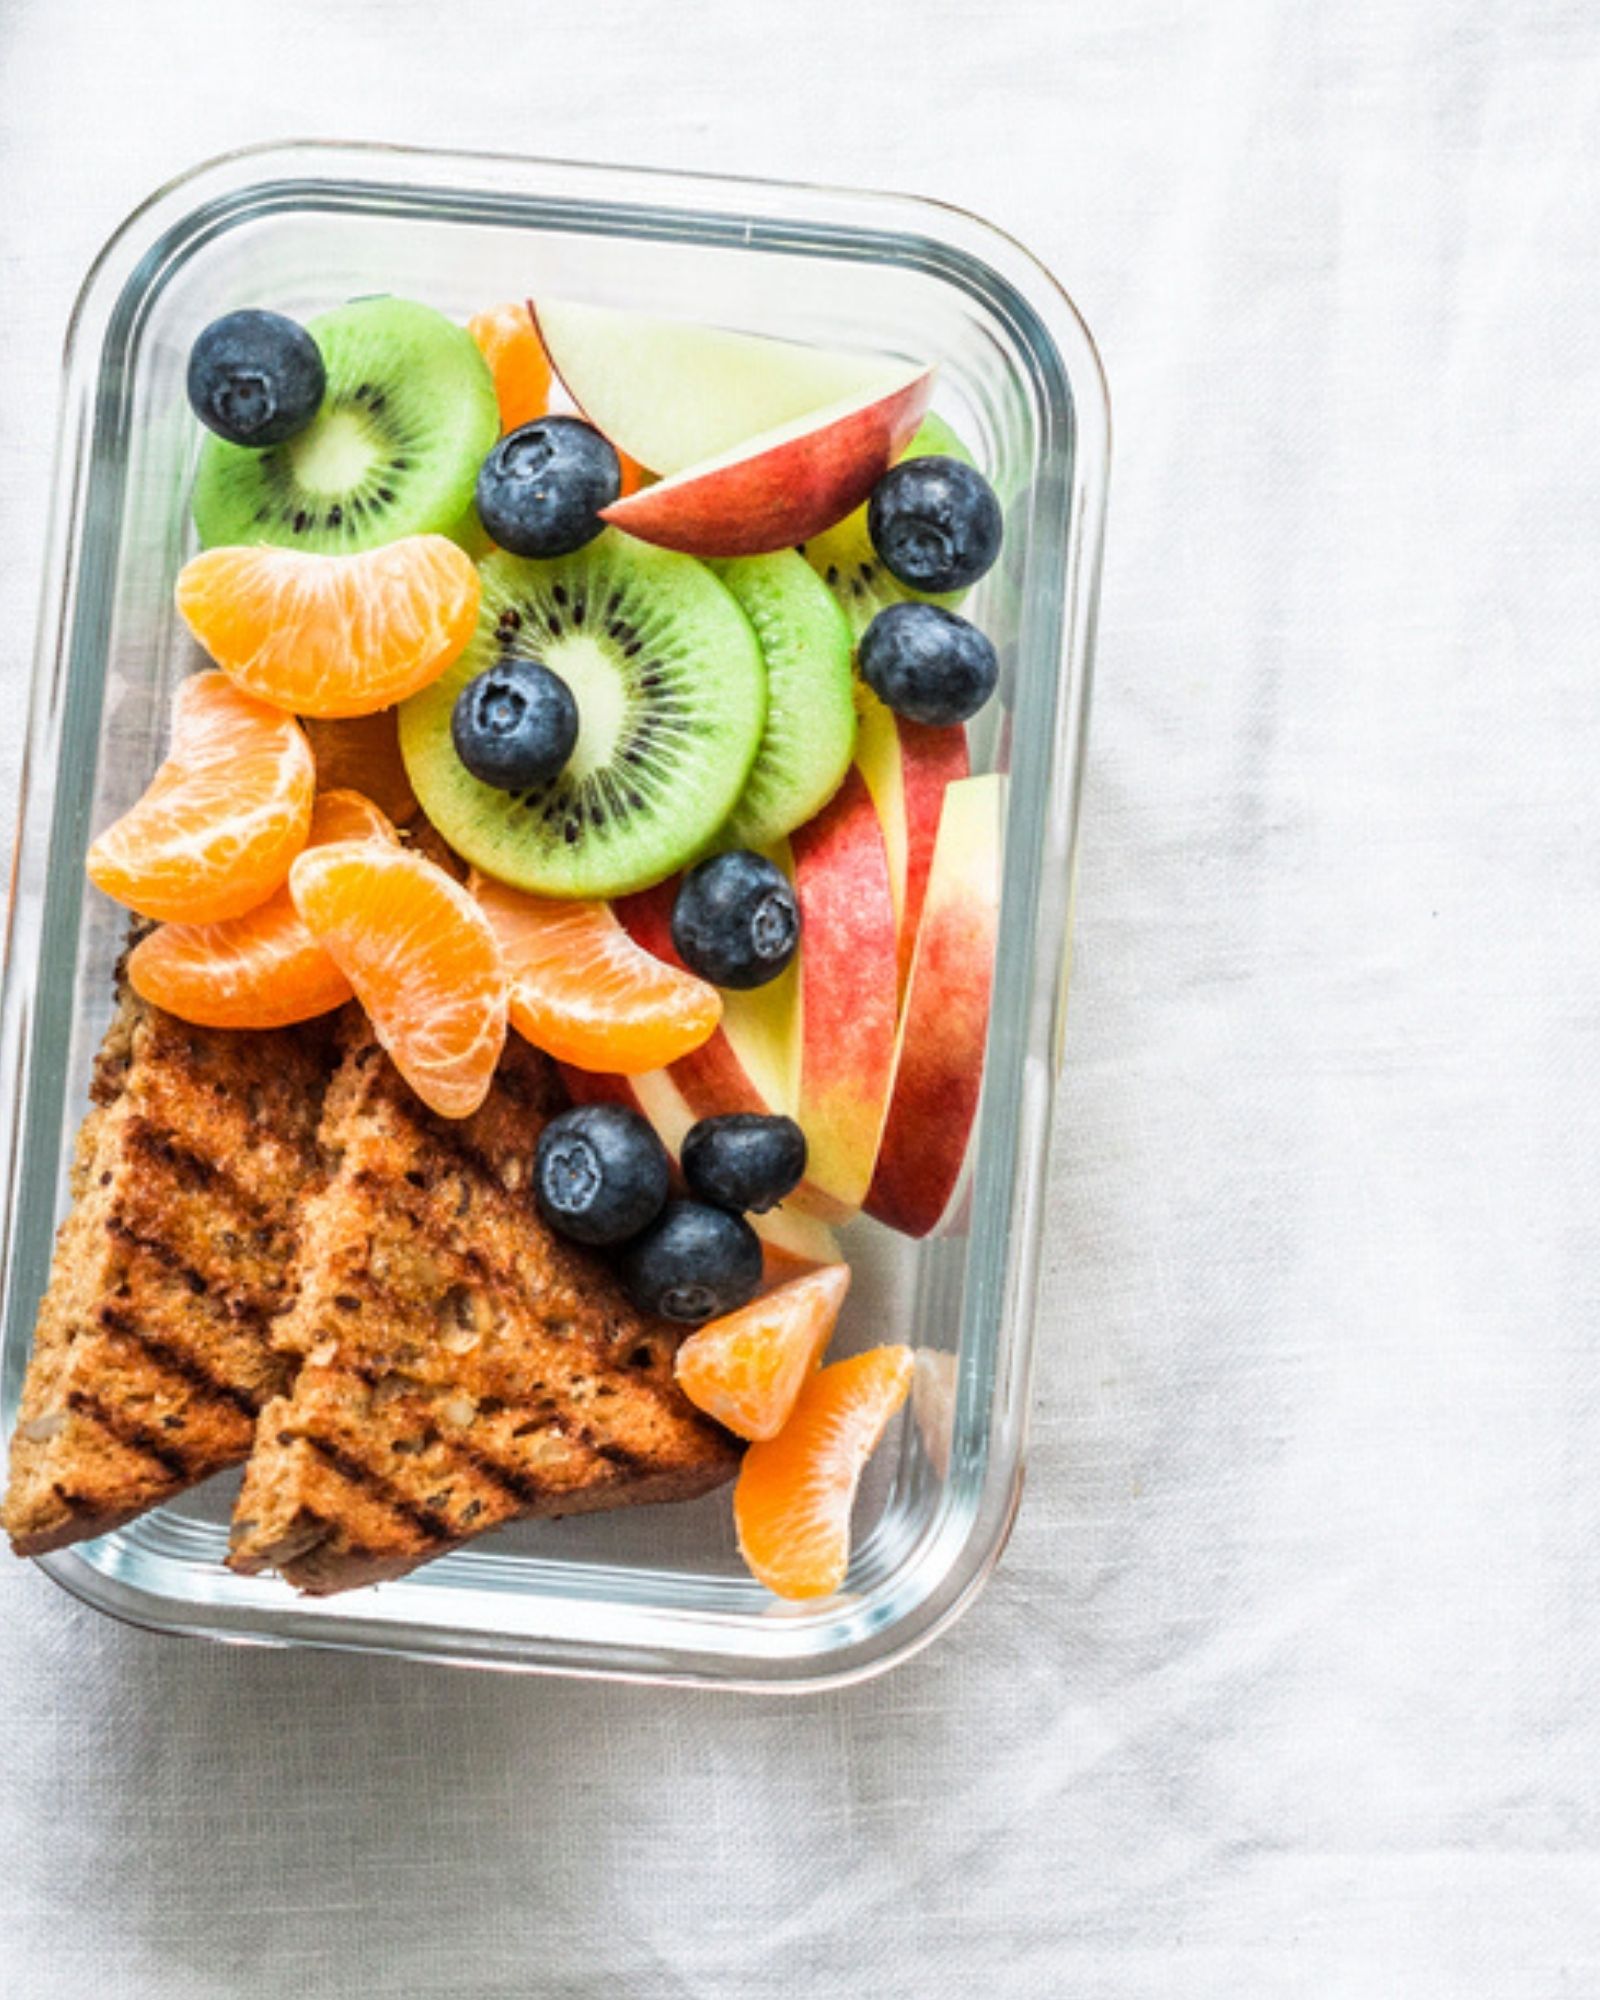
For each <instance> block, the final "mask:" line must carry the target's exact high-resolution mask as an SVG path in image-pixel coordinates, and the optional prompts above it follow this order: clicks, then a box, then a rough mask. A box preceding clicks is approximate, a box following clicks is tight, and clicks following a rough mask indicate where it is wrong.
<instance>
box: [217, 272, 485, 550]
mask: <svg viewBox="0 0 1600 2000" xmlns="http://www.w3.org/2000/svg"><path fill="white" fill-rule="evenodd" d="M308 331H309V332H310V334H311V336H312V338H313V339H314V340H315V341H316V343H317V346H318V347H319V348H320V349H321V351H322V359H323V362H324V364H325V365H326V368H327V371H328V387H327V392H326V394H325V395H324V397H323V401H322V408H321V409H320V410H319V411H318V412H317V414H316V416H315V417H314V418H313V419H312V420H311V422H310V423H309V424H308V425H307V426H306V428H305V429H304V430H303V431H300V432H299V433H298V434H297V435H296V436H294V437H292V438H290V439H288V440H287V441H286V442H285V443H283V444H280V445H275V446H273V447H272V448H271V449H270V450H268V451H251V450H248V449H247V448H246V447H244V446H242V445H235V444H228V443H226V442H225V441H224V440H223V439H222V438H219V437H208V438H207V439H206V441H205V444H204V445H203V447H202V448H201V453H200V464H199V469H198V471H197V473H196V475H195V488H194V518H195V526H196V527H197V528H198V529H199V531H200V539H201V541H202V543H203V544H204V545H205V546H206V547H207V548H215V547H217V546H219V545H221V544H224V543H253V542H268V543H272V544H274V545H276V546H279V547H283V548H292V549H310V550H314V551H317V552H319V553H321V554H324V555H344V554H349V553H351V552H353V551H355V550H357V549H371V548H377V547H379V546H381V545H382V544H383V543H385V542H392V541H397V540H398V539H399V538H400V537H401V536H402V535H421V534H441V535H448V534H455V533H457V532H458V531H459V530H460V528H461V525H462V523H463V522H464V521H465V520H466V519H467V518H468V517H469V514H470V509H471V507H472V495H473V489H474V487H475V485H476V483H477V477H478V469H479V467H480V466H481V465H482V463H483V461H484V459H485V457H487V455H488V453H489V452H490V450H491V449H492V448H493V446H494V442H495V439H496V438H497V437H498V436H499V435H500V414H499V406H498V403H497V401H496V397H495V389H494V378H493V377H492V376H491V374H490V373H489V368H488V364H487V363H486V362H485V361H484V358H483V356H482V355H481V354H480V353H479V352H478V347H477V343H476V342H475V341H474V340H473V338H472V336H471V334H470V333H468V332H467V330H466V328H465V327H461V326H457V325H456V323H455V321H454V320H450V319H446V318H445V316H444V314H443V313H440V312H435V311H434V309H433V307H432V306H425V305H419V304H417V303H416V302H415V301H414V300H411V299H393V298H367V299H357V300H354V301H353V302H352V303H351V304H349V305H345V306H339V307H338V308H336V310H334V311H333V312H329V313H324V314H322V316H321V317H320V318H318V319H314V320H312V321H310V322H309V326H308Z"/></svg>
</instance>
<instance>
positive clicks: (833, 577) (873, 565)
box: [800, 414, 975, 639]
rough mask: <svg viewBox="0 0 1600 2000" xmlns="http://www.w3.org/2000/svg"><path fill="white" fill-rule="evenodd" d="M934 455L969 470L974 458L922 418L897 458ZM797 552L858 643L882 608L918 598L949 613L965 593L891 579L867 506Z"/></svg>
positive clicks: (935, 422) (936, 420) (941, 426)
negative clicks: (841, 609)
mask: <svg viewBox="0 0 1600 2000" xmlns="http://www.w3.org/2000/svg"><path fill="white" fill-rule="evenodd" d="M934 456H939V457H942V458H959V459H961V460H963V461H964V462H965V463H966V464H968V465H972V464H974V463H975V460H974V459H973V456H972V453H971V452H970V451H968V449H967V447H966V446H965V445H964V444H963V443H962V442H961V440H960V438H958V437H957V436H956V434H955V432H954V431H953V430H952V429H951V428H950V426H949V425H948V424H947V423H946V422H945V420H944V418H943V417H936V416H933V415H931V414H930V415H928V416H926V417H924V418H923V420H922V424H921V427H920V429H919V430H918V431H917V434H916V436H915V437H914V438H913V439H912V440H911V442H910V444H908V445H907V446H906V448H905V450H904V451H903V452H902V453H901V458H902V459H906V458H932V457H934ZM800 553H801V555H803V556H804V557H805V559H806V561H807V562H808V563H810V565H811V567H812V568H813V569H814V570H815V571H816V572H817V574H818V576H820V577H821V578H822V580H823V582H824V583H825V584H826V585H827V586H828V588H829V589H830V590H831V591H832V592H833V594H834V596H835V597H837V598H838V600H839V602H840V603H841V604H842V605H843V606H844V614H845V616H846V618H848V619H849V621H850V630H851V633H852V635H853V636H854V637H855V638H857V639H859V638H860V637H861V635H862V633H863V632H865V631H866V629H867V627H868V626H869V625H870V624H871V623H872V621H873V619H874V618H876V617H877V615H878V613H879V612H880V611H882V610H883V608H884V607H885V605H889V604H903V603H904V602H905V601H906V599H907V598H918V599H921V600H922V601H923V602H925V603H928V604H942V605H943V606H944V607H945V609H946V610H947V611H953V610H954V609H955V607H956V606H957V605H958V604H959V603H960V602H961V600H962V598H964V597H965V596H966V594H967V593H966V592H965V591H964V590H947V591H945V592H944V593H943V594H942V595H941V596H937V597H935V596H931V595H929V594H928V593H927V592H926V591H921V590H912V589H910V588H909V587H908V586H907V585H906V584H903V583H901V582H900V580H899V579H898V578H897V577H894V576H891V575H890V573H889V571H888V570H887V569H886V568H885V567H884V565H883V564H882V563H881V562H880V561H879V560H878V552H877V550H876V549H875V548H874V547H873V546H872V537H871V536H870V535H869V534H868V533H867V510H866V506H865V504H863V505H862V506H860V507H858V508H857V509H856V511H855V512H854V513H853V514H846V516H845V517H844V519H843V520H842V521H841V522H839V524H838V526H837V527H833V528H829V529H828V530H827V531H826V532H825V533H824V534H820V535H813V536H812V538H811V540H810V541H809V542H802V543H801V545H800Z"/></svg>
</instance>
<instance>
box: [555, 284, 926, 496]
mask: <svg viewBox="0 0 1600 2000" xmlns="http://www.w3.org/2000/svg"><path fill="white" fill-rule="evenodd" d="M528 310H529V312H530V314H531V315H532V317H533V324H534V326H535V328H536V329H537V331H538V334H539V338H540V339H541V340H542V341H543V342H544V349H545V353H546V354H547V355H548V356H549V358H550V363H551V366H552V367H553V368H554V369H555V371H556V373H557V374H558V375H559V376H560V377H561V380H562V383H563V384H564V385H565V388H566V391H567V394H568V395H569V396H570V397H571V398H572V400H573V402H574V403H576V404H577V406H578V408H579V409H580V410H581V411H582V412H583V414H584V416H586V417H587V418H588V420H589V422H590V423H591V424H593V425H594V427H595V429H596V430H598V431H602V432H603V433H604V434H605V436H606V437H608V438H609V439H610V440H611V442H612V443H613V444H614V445H616V446H617V447H618V448H619V449H620V450H622V451H626V452H628V453H629V454H630V455H631V456H632V457H634V458H636V459H637V460H638V461H639V463H640V464H641V465H645V466H648V467H649V469H650V470H651V471H652V472H655V473H672V472H682V471H683V470H684V469H685V468H686V467H687V466H691V465H698V464H700V463H701V462H702V461H703V460H705V459H709V458H719V457H721V455H722V454H723V453H724V452H727V451H732V450H733V449H734V447H735V446H737V445H741V444H743V443H744V442H745V440H746V439H747V438H753V437H757V436H759V435H760V434H761V433H762V432H764V431H773V430H777V429H779V428H780V427H781V426H782V425H784V424H790V423H793V422H794V421H795V420H796V418H799V417H805V416H809V415H810V414H811V412H812V411H813V410H820V409H823V408H825V407H826V406H827V405H829V404H833V403H842V402H847V401H853V400H857V399H859V398H861V397H865V396H869V395H871V394H873V393H875V392H877V391H880V390H882V389H883V388H885V387H886V386H887V385H888V384H889V383H891V382H893V381H895V380H897V379H899V378H900V377H901V376H902V375H903V374H904V370H903V369H902V368H901V367H900V365H899V364H898V363H896V362H894V361H891V360H889V359H887V358H886V357H885V356H884V355H881V354H840V353H832V352H830V351H829V350H828V349H826V348H821V347H805V346H802V345H800V344H799V343H798V342H795V341H790V340H764V339H762V338H761V337H760V336H759V335H757V334H750V333H729V332H728V331H727V330H726V329H725V328H722V327H717V326H700V325H696V324H694V323H693V322H691V321H686V320H672V319H653V318H651V317H650V316H649V315H647V314H644V313H632V312H615V311H613V310H611V309H610V308H609V307H606V306H584V305H572V304H569V303H568V302H567V301H565V300H562V299H530V300H529V301H528Z"/></svg>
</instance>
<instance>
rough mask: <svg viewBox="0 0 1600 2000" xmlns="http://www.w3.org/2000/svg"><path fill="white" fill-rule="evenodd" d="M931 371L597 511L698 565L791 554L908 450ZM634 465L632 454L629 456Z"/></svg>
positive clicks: (861, 497)
mask: <svg viewBox="0 0 1600 2000" xmlns="http://www.w3.org/2000/svg"><path fill="white" fill-rule="evenodd" d="M932 393H933V371H932V370H931V369H920V370H918V371H917V372H915V373H914V374H904V373H903V374H902V375H901V377H900V378H899V379H898V380H897V381H896V382H894V383H893V384H891V385H890V386H889V387H887V388H879V389H875V390H873V391H871V392H870V393H869V394H868V395H867V396H866V397H865V398H862V397H860V396H857V397H852V398H850V399H848V400H846V401H844V402H841V403H835V404H832V405H830V406H829V407H828V408H826V409H822V410H817V411H813V412H811V413H810V414H809V415H807V416H803V417H801V418H799V419H798V420H796V421H795V422H793V423H789V424H785V425H783V426H782V427H780V428H778V429H776V430H771V431H766V432H763V433H762V434H760V435H759V436H757V437H753V438H750V439H747V440H746V441H745V442H744V443H742V444H740V445H739V446H737V447H736V448H735V449H734V450H733V451H731V452H727V453H725V454H723V455H722V456H720V457H717V458H713V459H710V460H707V461H705V462H704V463H702V464H698V465H694V466H690V467H688V468H686V469H685V470H684V471H682V472H677V473H674V474H673V475H672V476H671V477H670V478H667V479H662V480H659V481H658V482H657V483H656V484H655V485H654V486H646V487H643V488H641V489H640V491H638V492H637V493H630V494H629V495H628V496H627V498H626V499H622V500H615V501H613V502H612V504H611V505H610V506H609V507H604V508H602V509H601V514H602V516H603V518H604V519H605V520H607V521H609V522H611V523H612V525H613V526H615V527H618V528H622V529H625V530H626V531H627V533H629V534H630V535H637V536H638V537H639V538H640V539H641V540H643V541H646V542H654V543H656V544H657V545H658V546H659V547H661V548H667V549H677V550H680V551H682V552H683V553H685V554H687V555H695V556H737V555H765V554H767V553H769V552H770V551H771V550H773V549H786V548H792V547H793V546H794V545H795V544H796V543H797V542H803V541H805V540H806V539H807V537H808V536H812V535H817V534H820V533H821V532H822V530H823V529H824V528H829V527H832V526H833V525H834V523H835V522H838V521H841V520H843V518H844V517H845V515H846V514H848V513H850V512H851V511H852V510H853V509H854V508H856V507H859V506H860V505H861V503H862V502H863V501H864V500H865V499H866V498H867V497H868V495H869V494H870V493H871V491H872V489H873V487H874V486H876V485H877V483H878V481H879V480H880V479H881V478H882V477H883V475H884V473H885V472H887V471H888V469H889V467H890V466H891V465H892V464H893V463H894V461H895V459H897V458H898V457H899V456H900V454H901V452H903V451H904V450H905V448H906V446H907V445H908V444H909V443H910V442H911V439H912V437H913V436H914V434H915V432H916V429H917V426H918V425H919V424H920V423H921V421H922V418H923V415H924V413H925V412H926V410H927V407H928V399H929V397H930V396H931V395H932ZM635 455H637V454H635Z"/></svg>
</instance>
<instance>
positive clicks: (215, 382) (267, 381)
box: [188, 307, 328, 450]
mask: <svg viewBox="0 0 1600 2000" xmlns="http://www.w3.org/2000/svg"><path fill="white" fill-rule="evenodd" d="M327 386H328V371H327V369H326V368H324V366H323V365H322V356H321V354H320V353H319V352H318V350H317V343H316V342H315V341H314V340H313V339H312V338H311V336H310V334H309V333H307V332H306V330H305V328H304V327H303V326H297V325H296V324H295V322H294V321H293V320H292V319H285V318H284V316H283V314H282V313H275V312H261V311H259V310H257V309H256V308H255V307H248V308H246V309H245V310H244V311H242V312H231V313H224V314H223V316H222V318H221V319H214V320H213V321H212V322H211V324H210V325H209V326H208V327H207V328H206V329H205V331H204V332H203V333H202V334H201V335H200V338H199V339H198V340H197V341H196V342H195V344H194V346H193V347H192V348H190V350H189V383H188V387H189V403H190V407H191V408H192V409H193V411H194V413H195V415H196V416H197V417H198V418H199V419H200V421H201V423H203V424H204V425H205V426H206V427H207V428H208V429H209V430H214V431H215V432H216V434H217V436H218V437H223V438H226V439H227V440H228V442H229V444H246V445H253V446H254V447H255V448H256V449H257V450H262V449H264V448H265V447H266V446H267V445H272V444H282V443H283V441H284V439H285V438H292V437H293V436H294V434H295V432H296V431H303V430H304V429H305V427H306V425H307V424H309V423H310V421H311V419H312V418H313V417H314V416H315V415H316V414H317V411H318V410H319V409H321V407H322V396H323V391H324V390H325V389H326V388H327Z"/></svg>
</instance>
